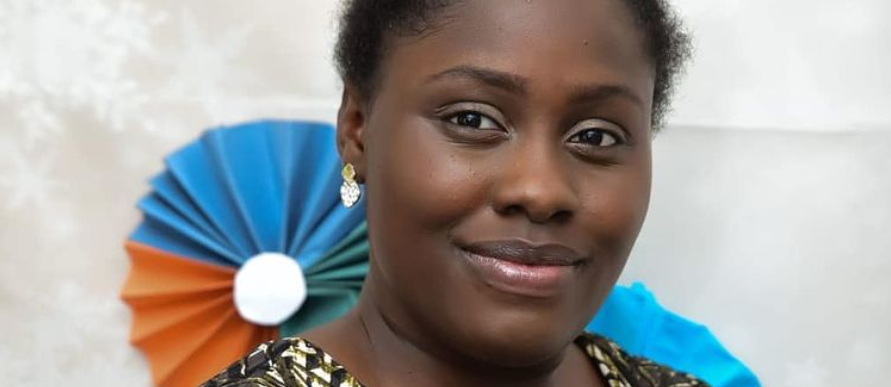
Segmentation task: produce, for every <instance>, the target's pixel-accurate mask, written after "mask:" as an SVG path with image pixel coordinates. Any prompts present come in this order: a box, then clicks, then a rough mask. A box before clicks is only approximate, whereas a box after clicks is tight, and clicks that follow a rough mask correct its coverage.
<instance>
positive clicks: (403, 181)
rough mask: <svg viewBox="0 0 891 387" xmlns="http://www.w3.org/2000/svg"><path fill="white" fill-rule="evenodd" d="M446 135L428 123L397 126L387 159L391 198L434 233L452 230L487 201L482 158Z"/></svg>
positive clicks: (384, 171) (418, 121) (384, 170)
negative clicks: (480, 164)
mask: <svg viewBox="0 0 891 387" xmlns="http://www.w3.org/2000/svg"><path fill="white" fill-rule="evenodd" d="M440 130H442V129H441V128H438V127H436V126H435V124H433V123H430V122H429V121H427V120H423V119H416V120H410V121H409V122H405V123H403V124H402V125H400V126H398V127H392V136H391V137H390V142H389V143H388V147H391V148H392V149H393V150H394V151H392V152H384V154H383V155H381V156H382V157H383V160H382V163H381V164H382V166H383V168H382V170H381V171H380V172H381V174H382V176H380V177H381V178H382V179H383V181H385V182H386V183H385V184H386V185H387V187H386V193H385V194H386V195H388V196H390V197H392V198H393V199H394V204H396V205H397V206H400V207H403V208H404V210H405V211H400V212H403V213H406V215H408V216H412V217H413V218H415V221H414V224H415V226H420V228H421V229H423V230H426V231H429V232H437V231H447V229H448V228H449V227H450V226H452V225H454V224H455V222H457V221H459V220H460V219H461V218H462V217H463V216H465V215H467V214H469V213H470V212H472V211H473V210H474V209H475V208H476V207H478V206H479V205H480V204H481V200H482V199H483V198H484V195H483V194H482V192H483V191H482V190H481V189H480V185H481V179H479V177H480V176H479V175H478V173H477V172H476V170H475V166H474V165H475V164H476V162H478V161H479V160H478V158H475V157H473V155H472V154H470V153H472V152H473V151H469V150H468V149H462V148H461V146H460V145H457V144H454V143H452V142H449V141H448V140H447V138H446V137H445V136H443V135H442V134H441V133H440V132H439V131H440ZM396 149H398V150H399V151H398V152H396V151H395V150H396Z"/></svg>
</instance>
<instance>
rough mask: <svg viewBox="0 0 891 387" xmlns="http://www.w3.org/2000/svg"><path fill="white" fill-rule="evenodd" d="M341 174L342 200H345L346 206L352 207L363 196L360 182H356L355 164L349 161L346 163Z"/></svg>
mask: <svg viewBox="0 0 891 387" xmlns="http://www.w3.org/2000/svg"><path fill="white" fill-rule="evenodd" d="M340 175H341V176H342V177H343V184H342V185H341V186H340V200H341V201H342V202H343V205H344V207H346V208H352V207H353V206H355V205H356V202H358V201H359V197H360V196H362V190H361V189H360V188H359V184H358V183H356V170H355V168H353V164H349V163H347V164H346V165H344V166H343V170H341V171H340Z"/></svg>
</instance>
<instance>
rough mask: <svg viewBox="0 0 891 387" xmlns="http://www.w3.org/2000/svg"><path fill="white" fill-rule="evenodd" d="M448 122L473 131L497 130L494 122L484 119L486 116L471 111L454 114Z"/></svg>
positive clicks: (487, 118)
mask: <svg viewBox="0 0 891 387" xmlns="http://www.w3.org/2000/svg"><path fill="white" fill-rule="evenodd" d="M449 122H451V123H453V124H455V125H458V126H464V127H469V128H474V129H498V124H497V123H495V120H493V119H491V118H489V117H486V115H484V114H482V113H477V112H472V111H465V112H460V113H458V114H455V115H453V116H452V117H451V118H449Z"/></svg>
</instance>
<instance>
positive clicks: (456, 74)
mask: <svg viewBox="0 0 891 387" xmlns="http://www.w3.org/2000/svg"><path fill="white" fill-rule="evenodd" d="M444 78H470V79H472V80H474V81H477V82H481V83H485V84H487V85H489V86H493V87H497V88H499V89H503V90H505V91H508V92H510V93H513V94H518V95H524V94H526V78H523V77H521V76H519V75H516V74H511V73H506V72H503V71H498V70H492V69H487V68H484V67H477V66H470V65H461V66H456V67H452V68H450V69H448V70H445V71H442V72H439V73H436V74H433V75H431V76H430V77H428V78H427V81H426V83H430V82H435V81H439V80H442V79H444Z"/></svg>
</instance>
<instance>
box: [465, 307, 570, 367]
mask: <svg viewBox="0 0 891 387" xmlns="http://www.w3.org/2000/svg"><path fill="white" fill-rule="evenodd" d="M478 317H481V318H471V319H469V320H468V321H466V323H467V325H465V326H463V327H461V328H463V331H464V332H465V333H466V334H465V335H462V336H461V340H460V342H458V341H454V342H453V345H457V346H456V347H453V349H454V350H455V351H458V352H462V354H463V355H464V356H465V357H467V358H471V359H474V360H477V361H480V362H484V363H487V364H489V365H491V366H497V367H501V368H525V367H537V366H543V365H546V364H549V363H552V362H554V361H555V360H559V359H560V358H561V357H562V354H563V353H564V351H565V349H566V348H567V347H568V346H569V345H570V344H571V343H572V341H573V340H574V339H575V336H576V334H577V332H576V331H577V329H575V327H571V326H568V324H567V321H561V322H554V321H553V320H552V319H548V318H541V317H540V316H538V317H536V316H522V315H519V316H518V315H516V314H515V315H507V316H504V315H503V316H501V317H499V316H490V317H487V316H483V315H478Z"/></svg>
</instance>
